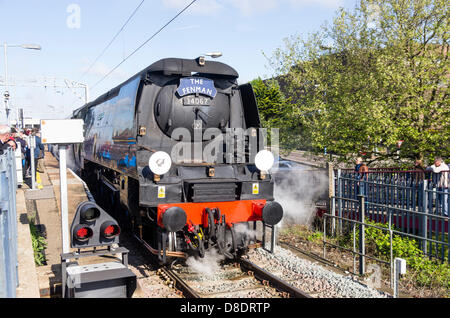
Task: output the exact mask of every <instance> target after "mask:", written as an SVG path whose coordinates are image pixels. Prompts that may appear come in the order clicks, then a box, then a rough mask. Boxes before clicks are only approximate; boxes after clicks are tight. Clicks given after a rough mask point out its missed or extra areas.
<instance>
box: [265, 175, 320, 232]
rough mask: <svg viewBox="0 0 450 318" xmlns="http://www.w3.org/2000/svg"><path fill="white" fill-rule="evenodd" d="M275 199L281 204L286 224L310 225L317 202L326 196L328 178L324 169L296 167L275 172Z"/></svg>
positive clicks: (280, 224) (281, 224) (283, 222)
mask: <svg viewBox="0 0 450 318" xmlns="http://www.w3.org/2000/svg"><path fill="white" fill-rule="evenodd" d="M275 181H276V182H275V193H274V195H275V200H276V201H277V202H279V203H280V204H281V206H282V207H283V210H284V216H283V219H282V221H281V222H280V223H279V227H282V226H283V225H284V224H292V223H294V224H302V225H310V224H311V223H312V221H313V219H314V215H315V211H316V206H315V205H316V202H317V201H321V200H323V199H324V198H326V195H327V191H328V178H327V174H326V172H325V171H324V170H312V169H306V168H304V169H295V170H289V171H278V172H277V173H276V174H275Z"/></svg>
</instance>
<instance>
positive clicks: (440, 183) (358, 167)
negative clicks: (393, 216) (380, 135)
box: [355, 157, 450, 216]
mask: <svg viewBox="0 0 450 318" xmlns="http://www.w3.org/2000/svg"><path fill="white" fill-rule="evenodd" d="M414 171H416V172H417V173H415V174H414V176H415V178H416V180H418V181H423V180H424V178H425V173H426V172H432V173H435V174H436V175H437V179H436V189H437V191H438V192H437V197H438V201H439V202H440V203H441V208H442V212H443V214H444V215H446V216H448V210H449V196H450V190H449V185H450V180H449V177H450V167H449V166H448V165H447V164H446V163H445V162H444V160H443V159H442V158H441V157H436V158H435V159H434V162H433V164H432V165H431V166H429V167H426V166H424V164H423V161H422V160H416V161H415V162H414ZM368 172H369V168H368V167H367V165H366V164H365V163H363V159H362V158H361V157H358V158H357V159H356V161H355V173H356V175H357V176H359V178H360V179H367V173H368ZM361 189H362V187H361ZM362 190H364V189H362Z"/></svg>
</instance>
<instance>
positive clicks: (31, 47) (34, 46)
mask: <svg viewBox="0 0 450 318" xmlns="http://www.w3.org/2000/svg"><path fill="white" fill-rule="evenodd" d="M8 47H21V48H23V49H27V50H41V49H42V48H41V46H40V45H38V44H19V45H8V44H7V43H6V42H4V43H3V52H4V54H5V93H4V97H5V110H6V117H7V118H8V126H10V124H11V119H10V117H9V112H10V109H9V107H8V102H9V97H10V95H9V92H8V53H7V48H8ZM16 113H17V114H18V112H16ZM18 122H19V121H18V120H17V122H16V125H17V124H18Z"/></svg>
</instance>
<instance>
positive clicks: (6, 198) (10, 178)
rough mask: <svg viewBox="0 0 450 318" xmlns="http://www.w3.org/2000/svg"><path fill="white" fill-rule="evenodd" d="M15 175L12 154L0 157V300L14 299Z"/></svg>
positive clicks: (17, 281)
mask: <svg viewBox="0 0 450 318" xmlns="http://www.w3.org/2000/svg"><path fill="white" fill-rule="evenodd" d="M16 189H17V175H16V163H15V158H14V152H13V151H12V150H11V149H9V150H7V151H6V152H5V153H3V154H1V155H0V298H5V297H6V298H15V297H16V288H17V286H18V283H19V278H18V272H17V267H18V262H17V211H16Z"/></svg>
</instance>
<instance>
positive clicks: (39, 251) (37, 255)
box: [29, 218, 47, 266]
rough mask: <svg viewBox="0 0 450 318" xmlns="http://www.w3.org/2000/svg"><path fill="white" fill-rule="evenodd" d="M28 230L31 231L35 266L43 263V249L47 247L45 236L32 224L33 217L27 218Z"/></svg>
mask: <svg viewBox="0 0 450 318" xmlns="http://www.w3.org/2000/svg"><path fill="white" fill-rule="evenodd" d="M29 222H30V232H31V245H32V247H33V251H34V262H35V264H36V265H37V266H42V265H45V263H46V259H45V253H44V250H45V248H46V247H47V242H46V241H45V238H44V237H43V236H42V235H41V233H39V231H38V229H37V227H36V225H35V224H34V222H35V221H34V218H33V219H30V220H29Z"/></svg>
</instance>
